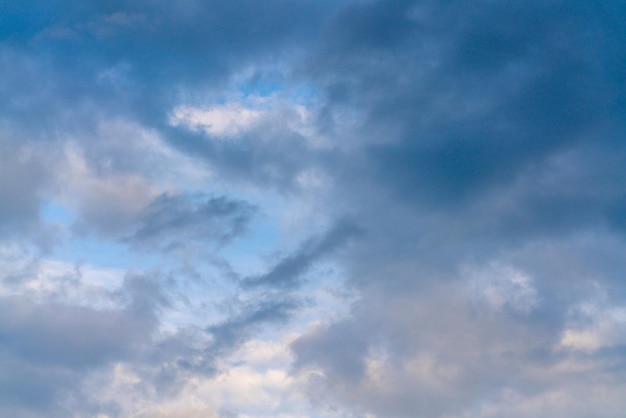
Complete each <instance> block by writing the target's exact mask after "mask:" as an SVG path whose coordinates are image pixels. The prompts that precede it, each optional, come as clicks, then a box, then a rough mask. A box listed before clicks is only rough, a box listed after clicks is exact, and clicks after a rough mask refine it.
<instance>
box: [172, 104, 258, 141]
mask: <svg viewBox="0 0 626 418" xmlns="http://www.w3.org/2000/svg"><path fill="white" fill-rule="evenodd" d="M261 116H263V112H262V111H260V110H256V109H252V108H250V107H247V106H244V105H242V104H240V103H227V104H224V105H215V106H211V107H208V108H205V109H201V108H196V107H190V106H181V107H178V108H176V109H175V110H174V112H173V114H172V116H171V117H170V123H171V124H172V125H173V126H181V125H182V126H186V127H188V128H189V129H191V130H194V131H204V132H206V133H207V134H209V135H211V136H215V137H218V138H220V137H221V138H230V137H234V136H237V135H240V134H242V133H244V132H246V131H248V130H250V129H251V128H252V127H253V126H254V124H255V123H256V122H258V121H259V119H260V118H261Z"/></svg>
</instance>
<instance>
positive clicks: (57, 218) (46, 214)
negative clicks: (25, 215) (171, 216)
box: [39, 200, 76, 226]
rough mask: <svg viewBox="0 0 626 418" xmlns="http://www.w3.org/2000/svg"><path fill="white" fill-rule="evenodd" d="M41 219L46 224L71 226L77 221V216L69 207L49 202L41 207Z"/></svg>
mask: <svg viewBox="0 0 626 418" xmlns="http://www.w3.org/2000/svg"><path fill="white" fill-rule="evenodd" d="M39 217H40V219H41V220H42V222H44V223H52V224H57V225H65V226H67V225H70V224H71V223H72V222H74V220H75V219H76V214H75V213H74V212H73V211H72V210H71V209H70V208H68V207H67V206H65V205H62V204H60V203H58V202H55V201H52V200H48V201H46V202H44V203H43V204H42V205H41V208H40V210H39Z"/></svg>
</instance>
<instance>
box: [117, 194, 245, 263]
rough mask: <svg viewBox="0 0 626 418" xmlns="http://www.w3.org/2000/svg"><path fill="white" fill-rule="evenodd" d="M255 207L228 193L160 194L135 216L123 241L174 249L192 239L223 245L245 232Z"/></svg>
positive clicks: (193, 240)
mask: <svg viewBox="0 0 626 418" xmlns="http://www.w3.org/2000/svg"><path fill="white" fill-rule="evenodd" d="M255 212H256V208H255V207H254V206H252V205H250V204H248V203H246V202H244V201H240V200H234V199H230V198H228V197H225V196H221V197H205V196H187V195H167V194H164V195H161V196H158V197H157V198H155V199H154V200H153V201H152V202H151V203H150V204H149V205H148V206H147V207H146V208H145V209H144V210H143V211H142V212H141V213H140V214H139V215H138V216H137V218H136V220H135V221H134V223H135V224H136V225H137V227H136V231H134V232H133V233H132V235H129V236H127V237H125V238H124V242H127V243H129V244H130V245H131V246H135V247H138V248H156V249H160V250H162V251H171V250H175V249H177V248H182V247H185V246H186V245H188V244H189V243H190V242H197V243H207V242H214V243H216V244H217V245H224V244H227V243H228V242H230V241H231V240H232V239H233V238H235V237H237V236H239V235H241V234H243V233H244V232H246V229H247V227H248V224H249V222H250V220H251V218H252V217H253V215H254V214H255Z"/></svg>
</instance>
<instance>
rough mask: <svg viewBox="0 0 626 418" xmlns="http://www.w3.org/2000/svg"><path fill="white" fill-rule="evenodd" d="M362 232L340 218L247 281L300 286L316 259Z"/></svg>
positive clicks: (246, 283) (254, 284)
mask: <svg viewBox="0 0 626 418" xmlns="http://www.w3.org/2000/svg"><path fill="white" fill-rule="evenodd" d="M359 232H360V231H359V229H358V227H356V226H354V225H352V224H350V223H349V222H347V221H341V222H338V223H337V224H336V225H334V226H333V227H332V228H331V229H330V230H329V231H328V232H326V233H325V234H324V235H321V236H318V237H313V238H309V239H307V240H306V241H305V242H304V243H303V244H302V245H301V246H300V248H299V249H298V250H297V251H296V252H294V253H293V254H290V255H288V256H286V257H284V258H283V259H281V260H279V261H278V263H276V264H275V265H274V266H273V267H272V269H271V270H270V271H269V272H267V273H265V274H263V275H260V276H252V277H246V278H245V279H244V280H243V285H244V286H246V287H277V288H283V289H290V288H295V287H298V286H299V285H300V284H301V282H302V276H303V275H304V274H305V273H306V272H307V271H308V270H309V269H310V268H311V267H312V266H313V264H314V263H315V262H318V261H319V260H320V259H321V258H323V257H326V256H328V255H330V254H332V253H333V252H334V251H335V250H337V249H338V248H340V247H342V246H343V245H345V243H346V242H347V241H348V240H350V239H351V238H353V237H354V236H355V235H358V233H359Z"/></svg>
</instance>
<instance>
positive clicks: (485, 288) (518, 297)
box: [462, 263, 538, 313]
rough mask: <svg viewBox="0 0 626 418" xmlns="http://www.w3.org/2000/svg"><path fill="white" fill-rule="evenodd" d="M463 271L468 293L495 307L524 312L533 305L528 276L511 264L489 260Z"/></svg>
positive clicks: (530, 279) (533, 297)
mask: <svg viewBox="0 0 626 418" xmlns="http://www.w3.org/2000/svg"><path fill="white" fill-rule="evenodd" d="M463 270H464V271H463V273H462V275H463V277H464V278H466V279H467V280H468V281H467V287H468V289H469V291H470V293H471V294H473V295H474V297H477V298H479V299H482V300H483V301H485V302H486V303H487V304H488V305H489V306H491V307H492V308H494V309H496V310H500V309H503V308H504V307H505V306H508V307H509V308H511V309H512V310H514V311H516V312H520V313H528V312H530V311H531V310H532V309H534V308H535V307H536V306H537V303H538V298H537V291H536V289H535V288H534V287H533V283H532V278H531V277H529V276H528V275H526V274H524V273H523V272H521V271H519V270H516V269H515V268H513V267H511V266H506V265H502V264H498V263H491V264H489V265H488V266H486V267H482V268H470V267H465V268H464V269H463Z"/></svg>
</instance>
